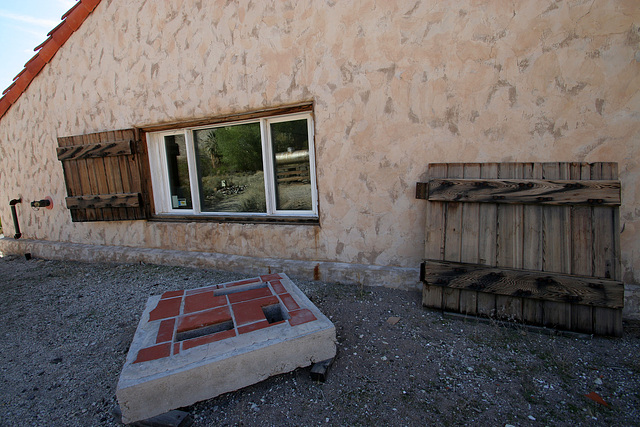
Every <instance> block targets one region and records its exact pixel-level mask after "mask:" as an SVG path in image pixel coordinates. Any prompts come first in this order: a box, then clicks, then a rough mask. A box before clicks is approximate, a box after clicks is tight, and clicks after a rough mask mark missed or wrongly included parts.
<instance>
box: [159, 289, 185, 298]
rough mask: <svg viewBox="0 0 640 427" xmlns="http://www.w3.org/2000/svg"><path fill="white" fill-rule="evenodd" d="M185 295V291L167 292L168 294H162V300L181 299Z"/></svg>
mask: <svg viewBox="0 0 640 427" xmlns="http://www.w3.org/2000/svg"><path fill="white" fill-rule="evenodd" d="M183 294H184V291H167V292H165V293H163V294H162V296H161V297H160V299H168V298H175V297H181V296H182V295H183Z"/></svg>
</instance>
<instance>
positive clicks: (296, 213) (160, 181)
mask: <svg viewBox="0 0 640 427" xmlns="http://www.w3.org/2000/svg"><path fill="white" fill-rule="evenodd" d="M303 119H305V120H306V121H307V133H308V143H309V174H310V181H311V205H312V209H311V210H305V211H300V210H278V209H276V206H277V204H276V191H275V175H274V171H275V168H274V164H273V163H274V154H273V144H272V141H271V132H270V125H271V124H272V123H282V122H288V121H294V120H303ZM250 123H259V124H260V136H261V142H262V167H263V170H264V185H265V198H266V208H267V209H266V211H267V212H266V213H262V212H202V210H201V208H200V191H199V188H198V171H197V159H196V151H195V146H194V141H193V134H194V131H196V130H200V129H213V128H219V127H226V126H235V125H243V124H250ZM313 129H314V126H313V116H312V114H311V113H295V114H286V115H279V116H272V117H264V118H259V119H250V120H239V121H233V122H225V123H215V124H211V125H204V126H194V127H184V128H176V129H171V130H167V131H158V132H150V133H148V134H147V142H148V152H149V166H150V169H151V185H152V188H153V198H154V204H155V212H156V214H157V215H158V216H167V217H179V216H192V215H195V216H202V217H205V218H206V217H212V218H216V217H258V218H259V217H264V218H269V217H276V218H278V217H292V218H318V186H317V179H316V161H315V144H314V139H315V138H314V133H313ZM175 135H184V137H185V144H186V147H187V163H188V166H189V183H190V189H191V200H192V207H193V208H192V209H175V208H173V207H172V204H171V191H170V186H169V173H168V169H167V164H168V163H167V155H166V150H165V144H164V137H165V136H175Z"/></svg>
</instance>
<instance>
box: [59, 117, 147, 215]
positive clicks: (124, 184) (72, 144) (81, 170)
mask: <svg viewBox="0 0 640 427" xmlns="http://www.w3.org/2000/svg"><path fill="white" fill-rule="evenodd" d="M58 145H59V147H58V149H57V153H58V160H60V161H61V162H62V167H63V169H64V178H65V183H66V186H67V196H68V197H67V199H66V204H67V208H68V209H69V210H70V211H71V218H72V220H73V221H74V222H86V221H123V220H137V219H146V218H148V217H149V215H150V191H149V189H148V182H150V179H148V177H149V161H148V157H147V150H146V144H145V143H144V141H143V140H141V138H140V135H139V132H138V131H137V130H136V129H125V130H117V131H109V132H99V133H92V134H86V135H77V136H69V137H60V138H58Z"/></svg>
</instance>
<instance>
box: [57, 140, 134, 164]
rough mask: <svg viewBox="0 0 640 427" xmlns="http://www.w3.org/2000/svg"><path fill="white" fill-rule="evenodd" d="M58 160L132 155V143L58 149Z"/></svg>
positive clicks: (117, 142)
mask: <svg viewBox="0 0 640 427" xmlns="http://www.w3.org/2000/svg"><path fill="white" fill-rule="evenodd" d="M57 152H58V160H80V159H89V158H94V157H109V156H124V155H127V154H132V153H133V141H113V142H107V143H99V144H88V145H71V146H67V147H58V149H57Z"/></svg>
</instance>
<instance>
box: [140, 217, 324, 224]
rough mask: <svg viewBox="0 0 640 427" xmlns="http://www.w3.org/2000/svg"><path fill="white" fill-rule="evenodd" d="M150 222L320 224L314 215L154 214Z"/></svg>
mask: <svg viewBox="0 0 640 427" xmlns="http://www.w3.org/2000/svg"><path fill="white" fill-rule="evenodd" d="M149 221H151V222H215V223H224V222H230V223H240V224H285V225H320V219H319V218H314V217H311V218H310V217H296V216H279V217H275V216H272V217H258V216H236V215H233V216H224V215H215V216H214V215H207V216H205V215H154V216H152V217H151V218H150V219H149Z"/></svg>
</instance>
